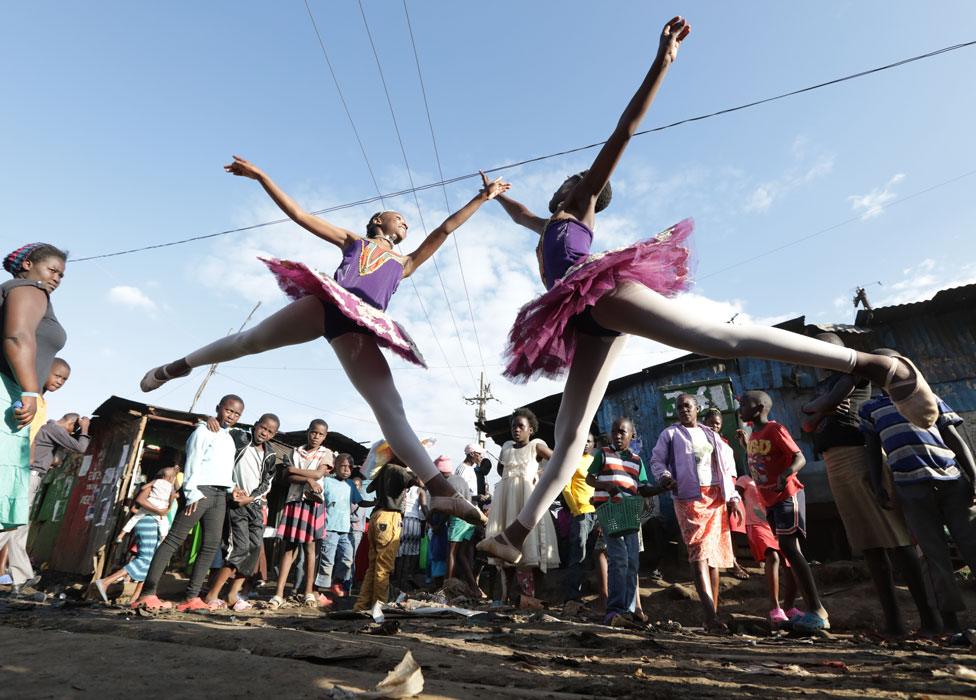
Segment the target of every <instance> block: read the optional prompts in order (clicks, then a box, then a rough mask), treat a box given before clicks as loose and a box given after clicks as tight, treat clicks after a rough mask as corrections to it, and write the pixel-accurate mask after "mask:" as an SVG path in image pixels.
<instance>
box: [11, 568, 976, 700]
mask: <svg viewBox="0 0 976 700" xmlns="http://www.w3.org/2000/svg"><path fill="white" fill-rule="evenodd" d="M750 571H751V572H752V574H753V575H752V577H751V578H750V579H748V580H746V581H738V580H735V579H732V578H731V577H729V578H727V579H725V580H723V589H722V595H723V600H722V607H723V611H724V612H726V613H730V614H731V615H732V621H733V623H734V624H733V626H734V627H735V629H737V630H738V633H737V634H734V635H732V636H710V635H706V634H704V633H703V632H702V631H701V630H700V629H697V628H695V627H693V625H696V624H697V623H698V612H697V603H696V602H695V601H694V600H691V599H689V598H688V597H687V596H688V594H689V593H690V590H691V589H690V587H689V586H688V584H687V580H685V581H684V582H683V583H682V582H679V584H678V585H672V584H667V583H665V584H663V585H651V584H648V583H647V582H644V586H643V587H642V599H643V605H644V610H645V612H646V613H647V614H648V615H649V616H650V618H651V620H652V621H655V622H658V623H659V624H656V625H655V624H652V625H651V626H649V627H648V628H646V629H617V628H613V629H610V628H607V627H603V626H600V625H597V624H594V623H593V622H592V621H590V620H588V619H586V615H585V614H582V615H581V614H578V613H575V612H574V611H572V610H569V611H567V610H565V609H564V608H563V607H562V606H555V605H554V606H551V607H548V608H546V609H543V610H532V611H530V610H521V609H513V608H489V607H488V606H481V608H480V609H481V610H483V612H482V613H481V614H478V615H476V616H474V617H471V618H465V617H462V616H458V615H450V616H447V617H438V618H431V617H419V616H416V615H412V614H407V613H404V614H401V615H398V614H397V613H389V614H388V615H387V621H386V623H384V624H383V625H378V624H376V623H374V622H373V621H372V620H371V619H370V618H367V617H354V616H352V615H351V614H350V613H348V612H345V613H343V612H339V613H336V614H333V615H323V614H321V613H319V612H317V611H315V610H308V609H303V608H299V607H286V608H283V609H281V610H277V611H272V610H268V609H257V610H254V611H248V612H245V613H232V612H227V611H220V612H214V613H208V614H199V613H195V614H179V613H176V612H170V613H161V614H159V615H150V614H148V613H141V612H140V613H137V612H133V611H131V610H129V609H128V608H127V607H125V606H122V605H113V606H106V605H103V604H102V603H100V602H99V603H97V604H93V603H90V602H88V601H84V600H79V599H76V598H74V597H72V591H71V590H70V589H68V590H67V591H66V593H67V595H66V597H65V598H64V599H61V598H60V597H59V596H58V595H57V594H56V591H57V588H56V587H54V588H52V587H49V592H52V593H55V595H49V596H48V597H47V598H46V599H45V600H44V601H36V600H23V599H18V600H10V599H7V598H0V697H4V698H7V697H9V698H62V697H89V696H91V697H94V696H100V697H121V696H126V697H162V696H164V695H165V696H167V697H187V698H197V697H201V698H202V697H214V696H215V695H218V694H231V695H233V696H237V697H262V698H267V697H269V696H273V695H278V696H282V697H289V698H290V697H319V698H325V697H335V696H333V694H332V693H333V688H334V687H335V686H337V685H338V686H342V687H344V688H347V689H351V690H367V689H371V688H373V687H374V686H375V685H376V683H377V682H379V681H380V680H381V679H382V678H383V677H384V676H385V675H386V673H387V672H389V671H390V670H391V669H392V668H393V667H394V666H396V664H397V663H398V662H399V661H400V659H401V658H402V657H403V655H404V653H405V651H406V650H409V651H410V652H411V653H412V654H413V656H414V657H415V659H416V660H417V661H418V662H419V663H420V665H421V666H422V669H423V674H424V678H425V682H426V685H425V690H424V694H423V695H422V696H420V697H424V698H464V699H465V700H474V699H476V698H503V697H505V698H507V697H518V698H554V699H556V698H593V697H615V698H659V697H660V698H673V697H676V698H702V697H720V696H721V697H726V696H728V695H729V694H736V695H739V694H748V695H751V696H753V697H760V698H773V697H775V698H784V697H796V696H800V695H816V696H831V697H838V698H855V697H858V698H863V697H870V698H923V697H924V698H935V697H976V648H972V647H970V646H950V645H949V644H948V643H947V642H946V641H945V640H940V641H902V642H897V643H894V642H891V643H889V642H885V641H882V640H881V639H880V638H877V637H875V636H872V635H870V634H869V633H868V632H869V631H870V630H871V629H872V627H874V626H875V624H876V622H877V617H878V615H879V613H878V611H877V610H876V606H875V604H874V596H873V593H872V590H871V586H870V583H869V582H867V581H866V580H865V577H864V573H863V571H862V570H861V569H860V567H859V566H857V565H855V564H851V563H844V562H841V563H838V564H833V565H830V566H824V567H818V578H819V579H820V582H821V586H822V590H823V591H824V592H825V594H826V595H825V602H826V605H827V607H828V609H829V610H830V611H831V622H832V625H833V627H834V631H832V632H831V633H830V634H829V635H825V636H822V637H816V638H806V639H804V638H794V637H790V636H788V635H786V634H785V633H776V634H775V635H771V634H770V633H769V632H768V630H766V629H764V626H763V624H762V618H761V617H760V616H761V615H762V613H763V612H764V611H765V609H766V607H767V606H766V604H765V596H764V584H763V579H762V576H761V574H760V573H759V570H758V569H755V568H753V569H750ZM665 575H666V577H667V578H669V579H670V580H674V579H676V578H679V577H678V575H677V572H670V571H667V570H666V571H665ZM177 584H179V582H177ZM177 588H178V586H177ZM900 595H901V597H902V599H903V609H904V610H905V611H906V613H911V612H912V611H911V604H910V599H909V598H908V596H907V592H906V591H904V590H901V591H900ZM965 595H966V599H967V603H968V605H969V608H970V610H976V591H974V590H973V587H972V586H971V585H970V584H968V583H967V584H966V585H965ZM174 597H175V596H174ZM906 617H908V619H909V622H910V623H914V622H916V621H915V620H914V619H913V617H912V615H911V614H907V615H906ZM968 621H969V622H970V624H973V623H976V614H971V616H970V617H969V620H968ZM676 623H677V624H676Z"/></svg>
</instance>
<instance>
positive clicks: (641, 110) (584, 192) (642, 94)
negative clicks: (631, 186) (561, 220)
mask: <svg viewBox="0 0 976 700" xmlns="http://www.w3.org/2000/svg"><path fill="white" fill-rule="evenodd" d="M689 32H691V25H690V24H688V23H687V22H686V21H685V20H684V19H683V18H681V17H675V18H674V19H672V20H671V21H670V22H668V23H667V24H665V25H664V29H663V30H662V32H661V38H660V42H659V44H658V50H657V57H656V58H655V59H654V63H652V64H651V68H650V70H649V71H648V72H647V75H646V76H645V77H644V82H642V83H641V85H640V87H639V88H637V92H636V93H635V94H634V96H633V98H631V100H630V102H629V103H628V105H627V108H626V109H624V113H623V114H622V115H621V116H620V121H619V122H617V126H616V128H615V129H614V130H613V133H612V134H610V138H609V139H607V142H606V143H605V144H603V148H601V149H600V152H599V153H598V154H597V156H596V159H595V160H594V161H593V165H591V166H590V169H589V171H588V172H587V173H586V175H584V176H583V178H582V179H581V180H580V181H579V182H578V183H577V184H576V186H575V187H574V188H573V189H572V191H571V192H570V193H569V195H568V196H567V197H566V200H565V202H564V203H563V211H565V212H566V213H568V214H571V215H573V216H575V217H576V218H577V219H580V220H581V221H583V222H584V223H586V224H592V222H593V214H594V208H595V206H596V199H597V197H598V196H599V194H600V192H601V191H602V190H603V188H604V187H605V186H606V184H607V183H608V182H609V181H610V175H611V174H612V173H613V171H614V168H616V167H617V163H618V162H620V156H621V155H623V152H624V149H625V148H626V147H627V144H628V143H629V142H630V138H631V137H632V136H633V135H634V132H635V131H637V127H638V126H639V125H640V123H641V120H642V119H643V118H644V115H645V114H647V110H648V109H649V108H650V106H651V102H653V101H654V96H655V95H657V91H658V89H660V87H661V82H662V81H663V80H664V76H665V75H666V74H667V72H668V68H670V67H671V64H672V63H673V62H674V60H675V59H676V58H677V56H678V46H679V45H680V44H681V42H682V41H684V39H685V37H687V36H688V33H689Z"/></svg>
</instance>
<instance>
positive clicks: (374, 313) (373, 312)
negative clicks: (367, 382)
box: [259, 257, 427, 368]
mask: <svg viewBox="0 0 976 700" xmlns="http://www.w3.org/2000/svg"><path fill="white" fill-rule="evenodd" d="M259 259H260V260H261V262H263V263H264V264H265V265H267V266H268V268H269V269H270V270H271V272H272V273H274V276H275V277H276V278H277V280H278V286H279V287H281V291H283V292H284V293H285V294H287V295H288V296H289V297H291V298H292V299H301V298H302V297H305V296H309V295H312V296H315V297H318V298H319V299H321V300H323V301H325V302H326V303H329V304H332V305H333V306H335V307H336V308H337V309H338V310H339V311H340V312H342V314H343V315H344V316H345V317H346V318H348V319H350V320H351V321H353V322H355V323H356V325H358V326H360V327H361V328H363V329H364V330H366V331H368V332H369V333H370V334H372V335H373V336H375V337H376V342H377V343H378V344H379V345H380V346H381V347H384V348H387V349H388V350H390V351H391V352H393V353H395V354H396V355H398V356H400V357H402V358H403V359H404V360H407V361H408V362H412V363H413V364H415V365H420V366H421V367H424V368H426V367H427V363H426V362H425V361H424V357H423V355H422V354H421V353H420V349H419V348H418V347H417V344H416V343H414V342H413V338H411V337H410V335H409V334H408V333H407V331H406V330H404V328H403V326H401V325H400V324H399V323H397V322H396V321H394V320H393V319H392V318H390V317H389V315H387V314H386V313H385V312H383V311H381V310H379V309H377V308H376V307H374V306H371V305H369V304H367V303H366V302H365V301H363V300H362V299H360V298H359V297H358V296H356V295H355V294H352V293H351V292H349V291H347V290H346V289H344V288H343V287H341V286H340V285H339V283H338V282H336V281H335V280H334V279H332V278H331V277H326V276H325V275H323V274H321V273H320V272H317V271H315V270H313V269H312V268H310V267H308V266H307V265H306V264H305V263H300V262H293V261H291V260H278V259H277V258H264V257H261V258H259Z"/></svg>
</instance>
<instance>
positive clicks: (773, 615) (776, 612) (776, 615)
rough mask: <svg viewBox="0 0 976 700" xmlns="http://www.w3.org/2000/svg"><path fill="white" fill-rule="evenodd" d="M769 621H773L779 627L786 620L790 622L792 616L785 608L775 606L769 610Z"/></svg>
mask: <svg viewBox="0 0 976 700" xmlns="http://www.w3.org/2000/svg"><path fill="white" fill-rule="evenodd" d="M769 621H770V622H771V623H773V626H774V627H777V626H779V625H782V624H783V623H784V622H789V621H790V618H789V616H788V615H787V614H786V612H785V611H784V610H783V608H773V609H772V610H770V611H769Z"/></svg>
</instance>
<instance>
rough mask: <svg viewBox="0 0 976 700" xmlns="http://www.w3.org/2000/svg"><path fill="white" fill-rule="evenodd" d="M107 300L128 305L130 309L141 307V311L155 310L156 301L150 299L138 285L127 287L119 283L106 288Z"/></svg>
mask: <svg viewBox="0 0 976 700" xmlns="http://www.w3.org/2000/svg"><path fill="white" fill-rule="evenodd" d="M108 300H109V301H110V302H112V303H113V304H120V305H122V306H128V307H129V308H131V309H142V310H143V311H155V310H156V302H154V301H153V300H152V299H150V298H149V297H148V296H146V294H145V293H144V292H143V291H142V290H141V289H139V288H138V287H128V286H125V285H119V286H117V287H112V288H111V289H110V290H108Z"/></svg>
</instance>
